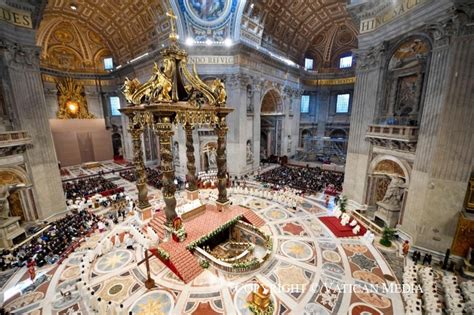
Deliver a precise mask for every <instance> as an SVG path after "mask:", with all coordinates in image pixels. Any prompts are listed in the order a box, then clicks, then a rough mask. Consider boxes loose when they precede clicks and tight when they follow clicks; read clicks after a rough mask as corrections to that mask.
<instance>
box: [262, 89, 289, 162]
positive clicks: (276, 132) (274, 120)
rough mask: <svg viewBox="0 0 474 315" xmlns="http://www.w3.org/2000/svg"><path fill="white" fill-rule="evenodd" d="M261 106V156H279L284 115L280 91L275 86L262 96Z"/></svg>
mask: <svg viewBox="0 0 474 315" xmlns="http://www.w3.org/2000/svg"><path fill="white" fill-rule="evenodd" d="M260 108H261V112H260V156H261V157H263V158H268V157H269V156H272V155H276V156H279V155H281V151H282V149H281V147H282V127H283V117H284V115H283V99H282V97H281V95H280V92H278V91H277V90H276V89H273V88H272V89H269V90H267V91H266V92H265V94H264V95H263V97H262V100H261V106H260ZM264 136H265V138H263V137H264Z"/></svg>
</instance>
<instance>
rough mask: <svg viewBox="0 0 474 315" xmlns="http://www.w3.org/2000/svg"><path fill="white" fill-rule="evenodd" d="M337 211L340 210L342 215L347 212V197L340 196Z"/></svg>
mask: <svg viewBox="0 0 474 315" xmlns="http://www.w3.org/2000/svg"><path fill="white" fill-rule="evenodd" d="M339 210H341V212H342V213H344V212H346V211H347V197H346V196H341V199H339Z"/></svg>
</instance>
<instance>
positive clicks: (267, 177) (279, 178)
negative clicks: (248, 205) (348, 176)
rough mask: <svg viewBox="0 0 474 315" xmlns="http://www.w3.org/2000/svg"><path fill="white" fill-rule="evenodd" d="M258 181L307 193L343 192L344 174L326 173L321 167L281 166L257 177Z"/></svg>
mask: <svg viewBox="0 0 474 315" xmlns="http://www.w3.org/2000/svg"><path fill="white" fill-rule="evenodd" d="M256 179H257V180H259V181H261V182H265V183H271V184H275V185H279V186H289V187H292V188H296V189H299V190H302V191H307V192H321V191H323V189H325V188H326V187H331V188H332V189H334V190H335V191H338V192H340V191H342V183H343V181H344V174H343V173H339V172H332V171H324V170H322V169H321V168H319V167H311V168H310V167H288V166H281V167H278V168H274V169H272V170H269V171H267V172H265V173H262V174H260V175H258V176H256Z"/></svg>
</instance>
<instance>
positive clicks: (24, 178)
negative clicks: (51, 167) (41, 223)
mask: <svg viewBox="0 0 474 315" xmlns="http://www.w3.org/2000/svg"><path fill="white" fill-rule="evenodd" d="M16 184H24V185H25V188H22V189H20V190H16V191H14V192H11V193H10V196H9V197H8V202H9V204H10V215H11V216H14V217H21V220H22V221H30V220H35V219H37V218H38V215H37V213H36V208H35V205H34V198H33V192H32V190H31V183H30V180H29V179H28V175H27V174H26V172H25V171H24V170H23V169H22V168H21V167H9V168H1V169H0V185H1V186H3V185H6V186H12V185H16Z"/></svg>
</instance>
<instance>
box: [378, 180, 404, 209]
mask: <svg viewBox="0 0 474 315" xmlns="http://www.w3.org/2000/svg"><path fill="white" fill-rule="evenodd" d="M404 189H405V182H404V181H403V179H401V178H400V177H396V176H391V181H390V184H388V187H387V191H386V192H385V196H384V197H383V199H382V202H383V203H385V204H388V205H391V206H394V207H399V206H400V205H401V203H402V198H403V192H404Z"/></svg>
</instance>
